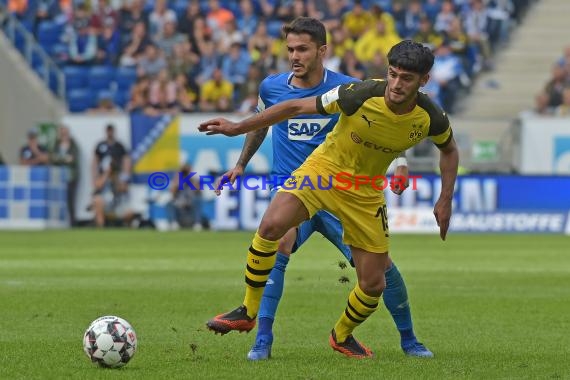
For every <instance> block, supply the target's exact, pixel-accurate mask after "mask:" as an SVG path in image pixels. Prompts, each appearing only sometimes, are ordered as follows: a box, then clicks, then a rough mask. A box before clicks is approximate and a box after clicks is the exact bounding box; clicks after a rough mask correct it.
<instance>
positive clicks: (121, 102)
mask: <svg viewBox="0 0 570 380" xmlns="http://www.w3.org/2000/svg"><path fill="white" fill-rule="evenodd" d="M130 97H131V94H130V92H129V91H125V90H123V91H121V90H119V91H117V92H115V97H114V98H113V100H114V102H115V104H116V105H118V106H119V107H121V108H125V106H126V105H127V103H128V102H129V100H130Z"/></svg>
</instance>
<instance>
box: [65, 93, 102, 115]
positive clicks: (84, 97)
mask: <svg viewBox="0 0 570 380" xmlns="http://www.w3.org/2000/svg"><path fill="white" fill-rule="evenodd" d="M94 100H95V99H94V96H93V93H92V92H91V91H90V90H88V89H74V90H71V91H69V92H68V93H67V102H68V104H69V111H70V112H83V111H86V110H88V109H89V108H91V107H93V106H95V102H94Z"/></svg>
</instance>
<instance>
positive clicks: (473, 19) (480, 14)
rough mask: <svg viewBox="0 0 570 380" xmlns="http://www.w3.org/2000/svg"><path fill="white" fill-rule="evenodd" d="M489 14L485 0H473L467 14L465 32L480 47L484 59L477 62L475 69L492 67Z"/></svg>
mask: <svg viewBox="0 0 570 380" xmlns="http://www.w3.org/2000/svg"><path fill="white" fill-rule="evenodd" d="M487 28H488V14H487V9H486V8H485V5H484V4H483V0H472V1H471V7H470V9H469V11H468V12H467V14H466V16H465V32H466V33H467V36H468V37H469V40H470V41H471V43H472V44H473V45H475V47H476V48H477V49H478V52H479V55H480V56H481V59H482V61H481V62H477V63H476V64H475V68H474V71H475V72H478V71H479V70H480V69H484V70H488V69H491V68H492V62H491V45H490V44H489V35H488V33H487Z"/></svg>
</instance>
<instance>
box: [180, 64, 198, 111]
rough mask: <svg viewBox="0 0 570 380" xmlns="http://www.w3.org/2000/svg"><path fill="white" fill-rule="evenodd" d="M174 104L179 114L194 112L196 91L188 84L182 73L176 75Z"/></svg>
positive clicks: (196, 97)
mask: <svg viewBox="0 0 570 380" xmlns="http://www.w3.org/2000/svg"><path fill="white" fill-rule="evenodd" d="M175 80H176V91H177V95H176V104H177V106H178V109H179V110H180V111H181V112H193V111H195V110H196V100H197V99H198V95H197V94H198V89H197V88H192V87H191V86H190V85H189V84H188V78H187V77H186V75H185V74H184V73H179V74H178V75H176V79H175Z"/></svg>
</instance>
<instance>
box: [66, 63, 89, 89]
mask: <svg viewBox="0 0 570 380" xmlns="http://www.w3.org/2000/svg"><path fill="white" fill-rule="evenodd" d="M88 70H89V68H88V67H81V66H66V67H64V68H63V74H64V75H65V88H66V89H67V90H74V89H84V88H86V87H87V84H88V81H87V74H88V73H89V71H88Z"/></svg>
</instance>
